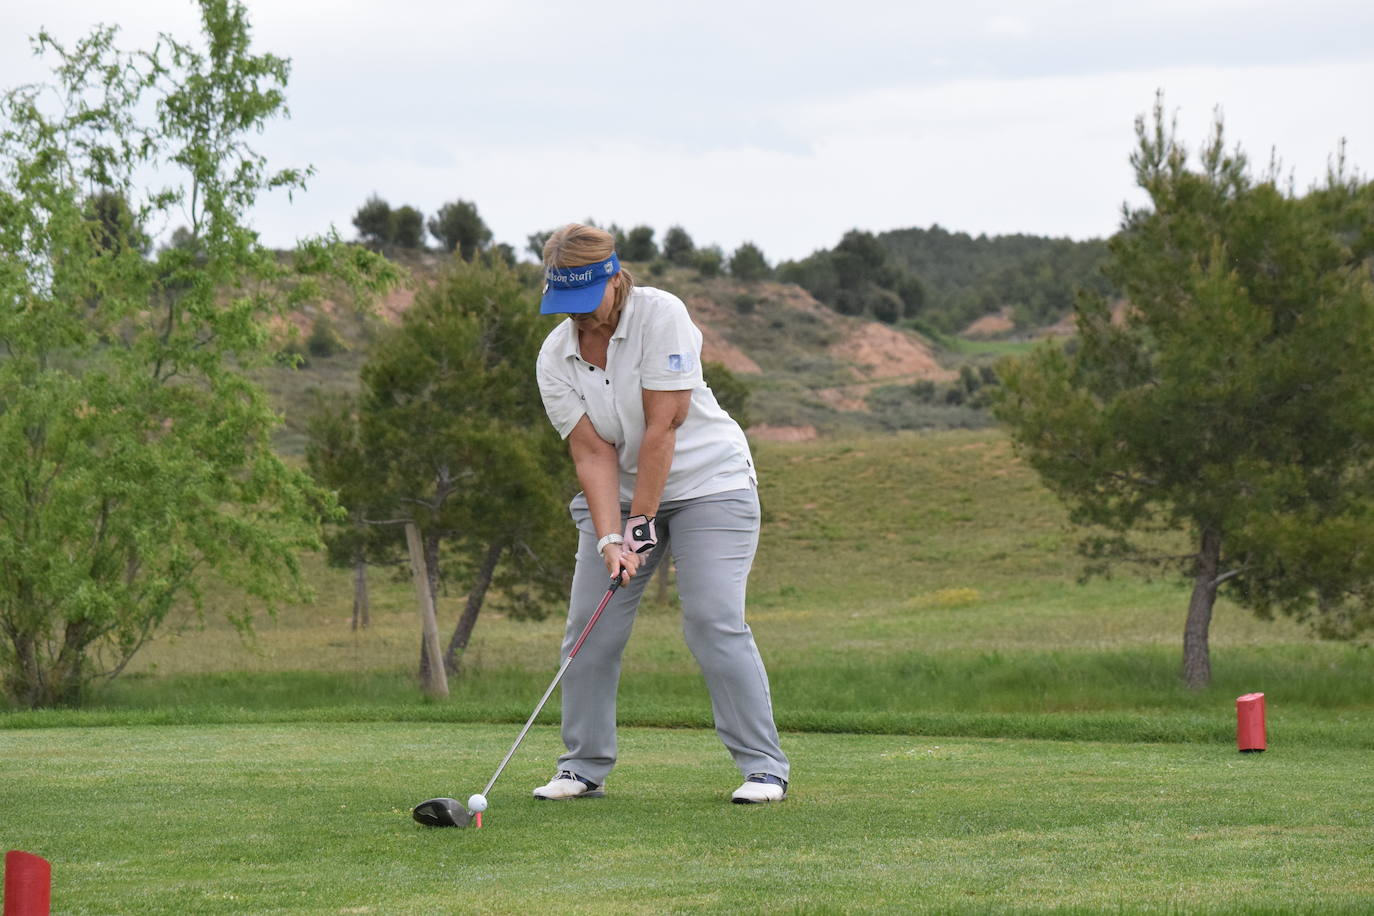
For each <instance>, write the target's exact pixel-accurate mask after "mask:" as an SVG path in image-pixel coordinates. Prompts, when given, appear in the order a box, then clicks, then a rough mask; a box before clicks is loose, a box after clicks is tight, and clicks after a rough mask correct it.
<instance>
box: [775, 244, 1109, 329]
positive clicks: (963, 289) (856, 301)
mask: <svg viewBox="0 0 1374 916" xmlns="http://www.w3.org/2000/svg"><path fill="white" fill-rule="evenodd" d="M1106 258H1107V243H1106V242H1105V241H1104V240H1101V239H1092V240H1089V241H1084V242H1075V241H1073V240H1071V239H1054V238H1045V237H1042V236H1035V235H1000V236H991V237H989V236H986V235H979V236H976V237H975V236H971V235H969V234H968V233H966V232H950V231H948V230H946V229H943V228H941V227H940V226H931V227H930V228H929V229H898V230H893V231H891V232H883V233H879V234H874V233H871V232H864V231H862V230H858V229H855V230H851V231H850V232H847V233H845V235H844V237H843V238H842V239H841V240H840V242H839V244H837V245H836V246H835V247H834V248H833V249H823V250H821V251H817V252H815V253H814V254H812V255H810V256H809V257H807V258H803V259H802V260H800V261H788V262H784V263H783V264H780V265H779V266H778V276H779V278H780V279H783V280H786V281H790V282H793V283H796V284H797V285H799V286H801V287H803V288H804V289H806V290H807V292H809V293H811V295H813V296H815V297H816V298H817V299H818V300H820V301H821V302H823V303H825V304H826V305H828V306H830V307H831V308H833V309H835V310H836V311H838V312H840V313H841V314H846V315H855V316H862V317H867V318H871V319H875V320H878V321H882V322H885V323H888V324H905V325H908V326H910V327H913V328H916V329H919V330H924V331H935V332H937V333H939V334H943V335H948V334H958V333H960V332H962V331H963V330H964V329H965V328H967V327H968V326H969V325H970V324H972V323H973V322H975V321H977V320H978V319H980V318H983V317H985V316H988V315H1000V316H1005V317H1007V318H1008V319H1010V325H1009V327H1008V332H1009V333H1017V332H1020V333H1025V332H1028V331H1030V330H1032V329H1035V328H1040V327H1044V326H1046V325H1052V324H1055V323H1056V322H1058V321H1060V320H1061V319H1062V318H1064V316H1065V315H1066V314H1068V313H1069V312H1070V310H1072V308H1073V302H1074V297H1075V296H1076V295H1077V292H1078V291H1079V290H1080V289H1087V290H1091V291H1094V292H1098V293H1101V294H1103V295H1108V296H1110V295H1112V294H1113V293H1114V290H1113V289H1112V288H1111V284H1110V283H1108V282H1107V280H1106V278H1105V277H1104V276H1103V275H1102V265H1103V263H1104V262H1105V261H1106Z"/></svg>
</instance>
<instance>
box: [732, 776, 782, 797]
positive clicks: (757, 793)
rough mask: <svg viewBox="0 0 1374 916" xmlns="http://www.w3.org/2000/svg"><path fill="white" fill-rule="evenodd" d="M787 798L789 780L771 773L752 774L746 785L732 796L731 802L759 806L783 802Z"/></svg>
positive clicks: (745, 782)
mask: <svg viewBox="0 0 1374 916" xmlns="http://www.w3.org/2000/svg"><path fill="white" fill-rule="evenodd" d="M786 797H787V780H785V779H783V778H782V777H781V776H774V775H772V774H771V773H750V774H749V778H748V779H746V780H745V781H744V785H742V786H740V787H739V788H738V789H736V790H735V793H734V794H733V795H731V796H730V801H732V802H734V803H735V804H737V805H757V804H762V803H764V802H776V801H782V800H783V799H784V798H786Z"/></svg>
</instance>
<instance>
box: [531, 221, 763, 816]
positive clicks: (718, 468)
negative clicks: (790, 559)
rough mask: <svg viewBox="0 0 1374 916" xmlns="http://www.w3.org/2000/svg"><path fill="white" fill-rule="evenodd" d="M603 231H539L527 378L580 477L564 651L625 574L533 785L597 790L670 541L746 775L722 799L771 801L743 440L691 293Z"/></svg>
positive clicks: (577, 672)
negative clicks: (652, 281) (633, 638)
mask: <svg viewBox="0 0 1374 916" xmlns="http://www.w3.org/2000/svg"><path fill="white" fill-rule="evenodd" d="M614 245H615V243H614V239H613V238H612V237H611V236H610V235H609V234H608V233H606V232H603V231H602V230H600V229H596V228H594V227H592V226H583V225H580V224H578V223H573V224H571V225H568V226H565V227H563V228H562V229H559V230H558V231H557V232H555V233H554V234H553V235H552V236H551V237H550V238H549V240H548V242H547V243H546V244H545V245H544V266H545V283H546V285H545V290H544V298H543V302H542V304H541V307H540V311H541V312H543V313H544V314H546V315H567V316H568V317H569V320H567V321H564V322H562V323H561V324H559V325H558V327H556V328H554V330H553V332H552V333H550V334H549V336H548V338H547V339H546V340H545V341H544V346H543V348H542V349H541V350H540V351H539V361H538V376H539V391H540V394H541V395H542V396H543V398H544V409H545V410H546V411H547V412H548V415H549V419H550V420H551V421H552V422H553V425H554V427H555V428H556V429H557V430H558V433H559V435H561V436H562V437H563V438H565V439H567V440H568V449H569V451H570V452H571V453H572V459H573V464H574V465H576V468H577V477H578V480H579V482H580V483H581V484H582V492H581V493H579V494H578V495H577V496H576V497H575V498H574V499H573V501H572V504H571V507H570V508H571V511H572V517H573V521H574V522H576V524H577V528H578V531H579V532H580V542H579V546H578V551H577V568H576V572H575V574H574V576H573V586H572V599H571V602H570V604H569V610H568V627H567V632H566V635H565V636H564V638H563V655H564V656H566V655H567V653H568V652H570V651H571V650H572V647H573V642H574V641H575V640H576V638H577V636H578V634H579V633H580V632H581V631H582V628H583V627H584V626H585V625H586V623H587V621H588V620H589V619H590V618H591V615H592V613H593V610H594V609H595V607H596V605H597V603H598V601H599V599H600V598H601V597H602V596H603V595H604V594H605V591H606V583H607V576H608V575H610V576H615V575H617V574H621V573H622V572H623V574H624V577H625V585H624V586H623V587H622V588H621V589H620V590H619V591H618V592H616V594H615V597H614V598H613V599H612V600H611V602H610V604H609V605H607V607H606V610H605V611H604V612H603V613H602V616H601V619H600V621H599V622H598V623H597V629H596V630H595V632H594V633H593V634H592V636H591V637H590V638H589V639H588V640H587V642H586V643H585V644H584V645H583V646H582V649H581V652H580V653H579V654H578V659H577V664H575V665H572V666H571V667H569V668H568V671H567V674H566V675H565V676H564V679H563V743H564V745H566V746H567V749H568V750H567V753H565V754H563V756H561V757H559V758H558V772H557V774H556V775H555V776H554V778H553V779H552V780H550V781H549V783H548V784H547V785H544V786H540V787H539V788H537V789H535V790H534V797H535V798H541V799H567V798H579V797H581V798H588V797H595V796H600V795H603V794H605V792H604V785H605V782H606V777H607V776H608V775H610V772H611V769H612V767H614V766H615V759H616V736H615V699H616V688H617V686H618V684H619V681H620V656H621V653H622V652H623V651H624V648H625V642H626V640H627V639H628V638H629V636H630V627H631V625H632V624H633V622H634V616H635V610H636V609H637V608H638V606H639V599H640V596H641V595H642V594H643V593H644V586H645V584H646V583H647V582H648V580H649V578H650V574H651V573H652V572H653V570H654V568H655V567H656V566H657V565H658V564H659V563H661V562H663V558H664V555H665V553H666V552H668V551H672V555H673V559H674V561H676V563H677V576H678V591H679V593H680V595H681V599H682V629H683V632H684V634H685V635H686V637H687V645H688V647H689V648H690V649H691V650H692V654H693V655H694V656H695V657H696V660H697V663H698V664H699V665H700V666H701V670H702V673H703V674H704V675H705V676H706V686H707V687H708V689H709V690H710V692H711V709H712V712H713V714H714V716H715V721H716V733H717V734H718V735H720V740H721V741H722V742H724V744H725V747H726V748H727V749H728V750H729V751H730V754H731V756H733V757H734V759H735V764H736V765H737V766H738V767H739V770H740V773H741V775H743V776H744V777H745V781H744V784H743V785H741V786H740V787H739V788H738V789H736V790H735V792H734V794H733V795H732V796H731V799H732V800H733V801H735V802H738V803H741V804H749V803H753V802H771V801H780V800H782V798H783V797H784V796H786V794H787V779H788V763H787V757H786V756H785V755H784V754H783V752H782V749H781V748H780V747H779V746H778V730H777V726H776V725H774V724H773V708H772V702H771V700H770V698H769V693H768V676H767V674H766V673H765V672H764V670H763V661H762V660H761V659H760V658H759V652H758V648H757V647H756V646H755V645H754V636H753V634H752V633H751V632H750V631H749V626H748V625H747V624H746V623H745V622H744V588H745V580H746V579H748V577H749V567H750V565H751V564H752V563H753V560H754V550H755V548H756V547H757V546H758V537H759V501H758V494H757V491H756V486H757V483H756V482H757V477H756V475H755V473H754V462H753V459H752V458H751V456H750V454H749V443H748V441H747V440H746V439H745V438H744V432H743V431H742V430H741V429H740V427H739V424H737V423H736V422H735V421H734V420H732V419H731V418H730V415H729V414H727V413H726V412H725V411H724V410H722V409H721V408H720V405H719V404H717V403H716V398H715V395H713V394H712V393H711V389H710V388H707V387H706V383H705V382H704V381H703V380H702V375H701V332H700V331H698V330H697V328H696V326H695V325H693V324H692V320H691V318H689V317H688V315H687V307H686V306H685V305H683V304H682V301H681V300H680V299H678V298H677V297H676V296H673V295H671V294H669V293H666V292H663V291H662V290H657V289H649V288H646V287H636V286H635V285H634V278H633V277H631V276H630V272H629V271H627V270H625V269H624V268H622V267H621V266H620V260H619V258H617V257H616V254H615V249H614Z"/></svg>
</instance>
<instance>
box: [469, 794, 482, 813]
mask: <svg viewBox="0 0 1374 916" xmlns="http://www.w3.org/2000/svg"><path fill="white" fill-rule="evenodd" d="M468 810H469V811H485V810H487V797H486V796H485V795H481V794H478V795H474V796H472V797H471V798H469V799H468Z"/></svg>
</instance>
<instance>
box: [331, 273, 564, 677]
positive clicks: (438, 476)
mask: <svg viewBox="0 0 1374 916" xmlns="http://www.w3.org/2000/svg"><path fill="white" fill-rule="evenodd" d="M538 312H539V309H538V307H537V303H536V296H535V294H534V292H533V291H532V290H530V289H527V288H526V287H525V286H523V285H522V284H521V282H520V279H519V277H518V275H517V274H516V273H515V272H514V271H512V270H511V269H509V268H508V267H506V266H505V265H504V264H502V263H500V262H499V261H493V260H491V259H484V260H479V261H477V262H474V263H471V264H464V263H457V264H454V265H451V266H450V268H449V269H448V270H447V271H446V272H445V273H444V274H443V275H442V276H441V277H440V278H439V280H438V282H437V283H436V284H435V285H434V286H433V287H430V288H426V289H424V290H422V291H421V292H420V294H419V295H418V296H417V298H416V302H415V305H414V306H412V307H411V308H410V309H409V310H407V311H406V313H405V315H404V316H403V317H402V323H401V325H400V326H399V327H397V328H395V329H394V330H393V331H391V332H390V333H388V334H387V335H386V336H385V337H383V338H382V339H380V340H379V341H378V342H377V344H376V345H375V346H374V348H373V351H372V354H371V356H370V358H369V359H368V362H367V364H366V365H365V366H364V367H363V371H362V383H363V392H362V395H361V400H360V402H359V404H358V434H357V435H358V441H359V443H360V446H359V451H360V452H361V454H362V455H364V456H365V462H364V465H363V466H361V467H359V468H356V469H355V470H353V471H351V472H349V473H350V474H351V475H353V476H354V477H355V478H356V481H358V482H360V483H359V484H358V485H355V486H352V487H351V489H350V490H349V491H348V492H345V491H344V490H343V489H342V483H343V481H340V482H339V483H337V484H336V486H338V487H340V494H341V499H343V500H344V505H345V506H347V507H348V508H349V509H350V511H352V510H354V509H355V506H350V505H349V500H350V498H351V499H352V500H355V501H356V500H365V501H366V506H365V514H366V516H367V517H368V518H370V519H371V520H372V521H386V520H403V519H404V520H410V521H413V522H414V523H415V524H416V526H417V527H418V529H419V533H420V541H421V544H422V550H423V554H424V558H425V565H426V566H427V568H428V573H429V578H430V583H429V587H430V594H431V596H432V597H433V598H434V599H435V601H436V604H437V601H438V597H439V586H440V582H441V581H443V580H458V579H465V580H466V582H467V601H466V605H465V607H464V610H463V613H462V615H461V616H460V618H459V620H458V622H457V624H456V625H455V627H454V630H453V635H452V637H451V638H450V639H449V644H448V650H447V652H446V653H445V658H444V666H445V668H446V669H447V670H448V672H449V673H456V672H457V671H458V669H459V663H460V659H461V654H462V651H463V650H464V649H465V648H466V647H467V645H468V641H469V639H470V638H471V634H472V631H473V628H474V627H475V626H476V623H477V619H478V615H479V614H480V612H481V609H482V606H483V603H484V601H485V599H486V597H487V594H488V591H489V590H490V589H491V588H492V587H493V586H496V587H498V588H499V589H500V591H501V594H502V597H503V599H504V600H505V602H506V604H507V607H508V609H509V610H510V611H511V613H514V614H515V615H517V616H534V617H538V616H543V615H544V614H545V613H546V612H547V607H548V603H549V602H550V601H551V600H553V599H554V598H555V597H561V596H562V594H563V591H564V589H566V587H567V582H568V573H569V570H568V569H567V568H566V566H565V560H566V559H567V558H569V557H571V556H572V554H573V550H574V544H573V540H572V539H573V538H574V537H575V532H574V531H573V529H572V527H571V526H570V525H569V524H568V522H567V511H566V507H567V501H568V499H569V498H570V497H571V495H572V492H573V491H574V489H575V485H574V483H573V477H572V467H571V462H570V461H569V460H568V458H567V453H566V448H565V447H564V445H563V443H562V441H561V440H560V439H559V437H558V435H557V433H556V432H555V431H554V430H553V429H552V427H550V425H549V423H548V420H547V417H546V416H545V414H544V409H543V404H542V402H541V400H540V398H539V393H538V388H537V387H536V386H535V384H534V380H533V377H532V373H533V366H534V363H535V359H536V356H537V354H538V352H539V347H540V345H541V343H542V342H543V338H544V336H545V333H546V332H547V323H546V322H545V321H544V320H543V319H541V318H540V316H539V314H538ZM319 428H321V429H323V428H327V422H326V423H324V424H323V425H322V426H321V427H319ZM335 438H338V439H340V440H342V441H345V442H346V441H347V437H346V436H343V435H337V436H336V437H335ZM340 454H341V455H343V456H344V458H345V459H346V460H345V461H343V462H341V463H342V464H344V465H347V461H348V460H351V459H349V458H348V456H349V455H351V454H352V452H350V451H349V449H348V448H344V449H341V450H340ZM350 493H351V494H353V495H352V496H351V497H350ZM374 543H375V542H374ZM390 543H391V545H392V546H391V549H392V551H393V553H395V552H396V551H397V550H398V549H399V542H397V541H396V540H395V539H393V540H392V541H391V542H390ZM434 663H435V662H434V660H432V659H428V658H426V657H424V656H423V655H422V658H421V664H422V666H425V665H432V664H434Z"/></svg>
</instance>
